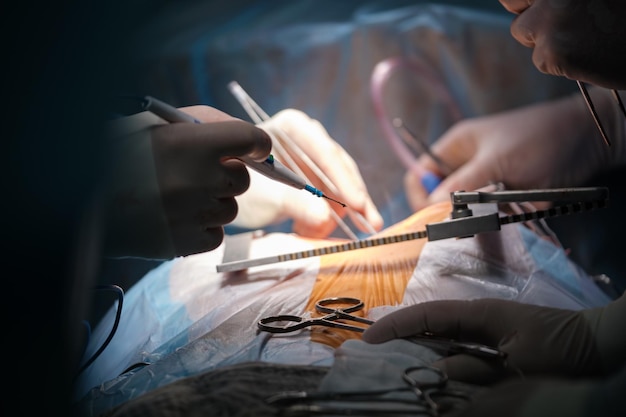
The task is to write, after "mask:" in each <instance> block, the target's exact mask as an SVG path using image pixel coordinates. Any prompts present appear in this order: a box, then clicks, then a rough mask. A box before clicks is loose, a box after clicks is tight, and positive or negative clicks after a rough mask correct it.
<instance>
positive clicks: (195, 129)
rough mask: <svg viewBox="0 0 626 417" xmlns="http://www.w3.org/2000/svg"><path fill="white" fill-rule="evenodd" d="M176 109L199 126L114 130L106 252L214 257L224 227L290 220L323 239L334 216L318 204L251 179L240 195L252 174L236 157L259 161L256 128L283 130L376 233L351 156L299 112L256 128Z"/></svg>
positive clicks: (150, 118) (120, 125)
mask: <svg viewBox="0 0 626 417" xmlns="http://www.w3.org/2000/svg"><path fill="white" fill-rule="evenodd" d="M181 110H183V111H185V112H187V113H189V114H191V115H192V116H194V117H195V118H196V119H197V120H200V121H201V122H203V123H201V124H191V123H189V124H185V123H175V124H166V123H164V122H163V121H162V120H161V119H159V118H158V117H156V116H154V115H152V114H151V113H147V112H144V113H139V114H136V115H133V116H129V117H126V118H122V119H120V120H117V121H114V122H112V125H111V126H110V134H109V138H110V140H111V145H112V146H111V148H112V152H113V155H112V160H113V161H115V164H113V165H112V173H111V174H112V175H111V180H110V181H109V184H107V185H108V187H107V188H106V189H107V196H106V201H107V209H106V215H107V231H108V235H107V238H106V240H105V242H106V243H105V250H106V252H107V254H109V255H113V256H144V257H150V258H171V257H173V256H184V255H190V254H195V253H200V252H204V251H208V250H212V249H214V248H216V247H217V246H219V244H220V243H221V242H222V240H223V237H224V230H223V225H225V224H228V223H231V222H233V221H234V222H235V224H237V225H239V226H242V227H250V228H253V227H262V226H265V225H267V224H270V223H274V222H278V221H281V220H284V219H285V218H289V217H290V218H293V219H294V229H295V231H296V232H298V233H300V234H303V235H306V236H314V237H325V236H327V235H328V234H330V233H331V232H332V230H333V229H334V228H335V226H336V221H335V219H334V218H333V217H332V216H331V210H334V209H336V208H333V207H330V206H329V205H328V203H327V202H326V201H324V200H322V199H320V198H317V197H315V196H313V195H311V194H310V193H308V192H306V191H303V190H296V189H293V188H292V187H289V186H287V185H284V184H282V183H278V182H275V181H272V180H269V179H266V177H264V176H262V175H260V174H257V173H256V171H254V173H253V174H252V179H253V183H252V185H253V187H252V189H251V190H250V192H246V190H248V187H249V186H250V184H251V183H250V178H251V177H250V173H249V171H248V169H247V168H246V167H245V165H244V164H243V163H242V162H241V161H239V160H238V159H237V157H241V156H249V157H251V158H253V159H255V160H259V161H262V160H264V159H265V158H266V157H267V156H268V155H269V153H270V151H271V149H272V142H271V139H270V137H269V136H268V134H267V133H266V132H265V130H263V128H266V129H267V128H269V127H270V126H274V127H276V126H278V127H280V128H281V129H283V130H285V131H287V132H289V133H290V135H291V137H292V138H293V139H294V140H295V141H297V142H299V143H300V144H301V145H302V146H303V147H304V149H305V150H306V153H307V155H308V157H309V158H310V159H312V160H313V161H314V162H317V163H318V164H319V165H320V167H321V168H322V170H324V171H325V173H326V174H327V176H328V177H329V178H330V179H331V181H333V182H334V183H335V184H337V186H338V187H337V188H338V190H340V192H341V194H340V195H334V194H333V197H336V198H337V199H340V200H341V201H343V202H345V203H346V204H347V205H348V206H349V207H350V208H351V209H353V210H354V211H355V212H358V213H360V214H361V215H362V216H363V217H364V218H365V219H366V220H367V221H369V222H370V224H371V225H372V226H373V227H375V228H376V229H380V228H382V217H381V216H380V214H379V213H378V211H377V210H376V208H375V206H374V204H373V202H372V201H371V198H370V196H369V194H368V192H367V189H366V187H365V184H364V182H363V180H362V178H361V175H360V173H359V171H358V168H357V166H356V164H355V163H354V161H353V160H352V158H351V157H350V156H349V155H348V154H347V153H346V151H345V150H344V149H343V148H342V147H341V146H340V145H339V144H337V143H336V142H335V141H334V140H333V139H332V138H331V137H330V136H329V135H328V133H327V132H326V131H325V130H324V128H323V127H322V126H321V124H319V123H318V122H316V121H315V120H312V119H310V118H309V117H308V116H306V115H304V114H303V113H302V112H298V111H296V110H288V111H284V112H281V114H279V115H277V116H276V117H275V118H273V119H272V120H270V121H268V122H266V125H265V126H261V128H259V127H255V126H253V125H252V124H250V123H246V122H244V121H241V120H238V119H235V118H233V117H231V116H229V115H227V114H225V113H223V112H221V111H219V110H216V109H213V108H210V107H207V106H193V107H187V108H183V109H181ZM250 172H251V171H250ZM312 185H313V184H312ZM314 186H316V188H320V189H322V190H323V191H324V192H325V193H327V190H326V189H325V188H324V187H322V186H319V185H318V184H315V185H314ZM238 203H239V204H238ZM239 206H242V207H243V210H241V213H240V214H239V215H238V212H239V211H240V210H239ZM337 212H338V215H339V216H344V215H345V211H342V210H337ZM355 224H357V225H359V223H355ZM362 226H363V227H365V226H364V225H362Z"/></svg>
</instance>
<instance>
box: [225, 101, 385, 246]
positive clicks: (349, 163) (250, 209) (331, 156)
mask: <svg viewBox="0 0 626 417" xmlns="http://www.w3.org/2000/svg"><path fill="white" fill-rule="evenodd" d="M259 127H260V128H262V129H265V130H267V131H268V132H276V133H280V134H282V133H285V134H286V135H287V136H288V137H289V138H290V139H291V140H292V141H293V142H294V143H295V144H296V145H297V146H298V147H299V148H301V149H302V151H303V153H304V155H305V158H307V157H308V158H310V160H311V161H313V162H314V163H315V164H317V165H318V166H319V168H320V169H321V171H322V172H323V174H325V175H326V176H327V177H328V179H329V180H330V181H331V183H332V184H335V186H336V190H335V191H336V192H332V190H329V188H328V187H327V186H325V185H324V183H323V182H322V180H321V179H320V178H319V177H318V175H317V174H316V173H315V172H312V171H311V170H310V169H309V168H308V167H307V166H306V164H305V162H306V161H304V160H303V157H302V155H299V154H297V153H294V152H289V155H290V156H291V157H292V158H293V160H294V161H295V162H296V164H297V165H298V167H300V168H301V169H302V170H303V172H304V174H305V175H306V177H307V178H308V179H309V182H308V183H309V184H310V185H312V186H313V187H315V188H318V189H320V190H322V191H323V192H324V194H328V195H329V196H330V197H332V198H335V199H337V200H339V201H341V202H343V203H345V204H346V205H347V206H348V208H350V209H351V210H352V211H353V212H348V214H349V215H351V216H352V217H351V219H352V221H353V223H354V224H355V225H357V226H358V227H359V229H361V230H362V231H365V232H368V231H371V230H368V228H367V226H366V225H364V224H363V223H362V222H361V221H360V219H359V218H358V216H354V215H353V214H354V212H356V213H358V214H360V215H361V216H362V217H363V218H364V219H365V220H366V221H367V222H369V223H370V225H371V226H372V227H373V228H374V230H376V231H379V230H380V229H381V228H382V226H383V220H382V217H381V215H380V213H379V212H378V210H377V209H376V206H375V205H374V203H373V202H372V199H371V197H370V195H369V193H368V191H367V187H366V186H365V183H364V182H363V178H362V177H361V174H360V172H359V169H358V167H357V165H356V163H355V162H354V160H353V159H352V157H351V156H350V155H349V154H348V153H347V152H346V151H345V149H343V148H342V147H341V145H339V144H338V143H337V142H336V141H335V140H333V139H332V138H331V137H330V135H329V134H328V132H327V131H326V129H324V127H323V126H322V125H321V124H320V123H319V122H318V121H317V120H314V119H311V118H310V117H309V116H308V115H306V114H305V113H303V112H301V111H299V110H294V109H286V110H283V111H281V112H279V113H277V114H276V115H274V116H273V117H272V118H271V119H270V120H268V121H267V122H264V123H262V124H260V125H259ZM283 136H284V135H283ZM286 148H288V147H286ZM288 149H289V148H288ZM272 152H273V154H274V156H275V157H276V159H278V160H280V161H281V162H282V163H283V164H285V165H288V160H286V159H284V158H282V157H281V155H280V154H279V153H277V152H276V146H274V149H273V151H272ZM292 169H293V168H292ZM250 175H251V186H250V188H249V190H248V191H246V192H245V193H243V194H242V195H240V196H238V197H237V201H238V202H239V207H240V210H239V214H238V215H237V218H236V219H235V221H234V222H233V224H234V225H236V226H240V227H245V228H258V227H263V226H265V225H268V224H274V223H278V222H281V221H283V220H285V219H288V218H291V219H293V231H294V232H296V233H298V234H300V235H302V236H308V237H315V238H323V237H326V236H328V235H329V234H330V233H332V231H333V230H334V229H335V228H336V227H337V222H336V220H335V219H334V218H333V217H332V215H331V211H335V212H336V213H337V214H338V216H339V217H343V216H344V215H345V214H346V209H344V208H343V207H341V206H340V205H338V204H335V203H332V202H330V203H329V202H328V200H326V199H324V198H318V197H316V196H314V195H312V194H311V193H309V192H307V191H304V190H297V189H295V188H293V187H289V186H287V185H285V184H282V183H279V182H276V181H272V180H270V179H268V178H267V177H265V176H263V175H260V174H258V173H256V172H254V171H253V170H251V171H250Z"/></svg>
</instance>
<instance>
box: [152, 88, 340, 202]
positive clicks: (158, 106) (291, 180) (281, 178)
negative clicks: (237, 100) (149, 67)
mask: <svg viewBox="0 0 626 417" xmlns="http://www.w3.org/2000/svg"><path fill="white" fill-rule="evenodd" d="M142 106H143V108H144V110H147V111H149V112H151V113H154V114H156V115H157V116H159V117H161V118H162V119H163V120H165V121H167V122H169V123H201V122H200V121H199V120H197V119H195V118H194V117H192V116H190V115H189V114H187V113H185V112H182V111H180V110H178V109H177V108H175V107H173V106H171V105H169V104H167V103H165V102H163V101H161V100H158V99H156V98H154V97H150V96H145V97H144V98H143V100H142ZM237 159H239V160H241V161H242V162H243V163H245V164H246V165H247V166H249V167H250V168H253V169H254V170H256V171H258V172H259V173H261V174H263V175H265V176H266V177H268V178H270V179H273V180H275V181H278V182H281V183H283V184H286V185H289V186H291V187H294V188H296V189H299V190H302V189H304V190H306V191H308V192H310V193H311V194H313V195H316V196H318V197H324V198H326V199H328V200H330V201H333V202H335V203H337V204H340V205H342V206H343V207H345V206H346V205H345V204H344V203H342V202H340V201H337V200H335V199H333V198H330V197H328V196H327V195H325V194H324V193H323V192H322V191H320V190H318V189H317V188H315V187H313V186H311V185H309V184H307V183H306V181H305V180H304V179H303V178H302V177H300V176H298V175H296V173H295V172H293V171H291V170H290V169H289V168H287V167H285V166H284V165H283V164H281V163H280V162H278V161H277V160H276V159H275V158H274V156H273V155H271V154H270V155H269V156H268V157H267V158H266V159H265V160H264V161H262V162H259V161H255V160H253V159H252V158H250V157H247V156H240V157H237Z"/></svg>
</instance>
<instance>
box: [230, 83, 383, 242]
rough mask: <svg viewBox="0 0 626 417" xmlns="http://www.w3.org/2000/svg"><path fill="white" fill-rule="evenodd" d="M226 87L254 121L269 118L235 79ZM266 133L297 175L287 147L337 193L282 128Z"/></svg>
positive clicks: (271, 128) (341, 223) (350, 233)
mask: <svg viewBox="0 0 626 417" xmlns="http://www.w3.org/2000/svg"><path fill="white" fill-rule="evenodd" d="M228 89H229V90H230V92H231V93H232V95H233V96H234V97H235V99H236V100H237V101H238V102H239V104H240V105H241V107H243V109H244V110H245V111H246V113H247V114H248V116H249V117H250V119H251V120H252V121H253V122H254V123H256V124H260V123H263V122H266V121H268V120H270V119H271V118H270V116H269V114H267V113H266V112H265V111H264V110H263V109H262V108H261V106H259V105H258V104H257V103H256V102H255V101H254V100H253V99H252V97H250V95H249V94H248V93H247V92H246V91H245V90H244V89H243V87H242V86H241V85H240V84H239V83H238V82H237V81H231V82H230V83H228ZM268 133H269V134H270V136H271V137H272V139H273V141H274V146H275V147H276V151H277V154H279V155H280V157H281V159H284V160H285V161H286V162H287V163H288V164H289V165H290V166H291V167H292V169H293V170H294V171H296V172H297V173H298V175H300V176H302V177H303V178H305V179H306V175H305V173H304V172H303V171H302V170H301V169H300V167H299V166H298V164H296V163H295V161H294V160H293V158H292V157H291V155H290V152H287V149H289V151H291V152H293V153H294V154H295V155H297V156H298V157H299V158H300V160H301V161H302V162H304V164H305V165H306V166H307V167H308V168H309V169H310V170H311V172H313V173H314V174H315V175H316V176H317V177H318V178H319V179H320V181H322V183H323V184H324V185H325V186H326V187H327V188H328V189H329V190H330V191H331V192H333V193H335V194H339V191H338V189H337V187H336V186H335V184H334V183H333V182H332V181H331V180H330V178H328V176H327V175H326V174H325V173H324V171H323V170H322V169H321V168H319V167H318V166H317V164H316V163H315V162H314V161H313V160H312V159H311V158H310V157H309V156H308V155H307V154H306V152H304V151H303V150H302V149H301V148H300V147H299V146H298V144H297V143H296V142H295V141H294V140H293V139H292V138H291V137H290V136H289V135H288V134H287V133H286V132H285V131H284V130H283V129H280V128H279V127H277V126H269V128H268ZM285 148H287V149H285ZM346 209H347V210H348V212H349V213H350V215H351V216H353V217H354V218H356V219H357V221H358V222H359V223H360V224H361V225H363V226H364V227H365V228H366V229H367V230H368V231H369V233H370V234H373V233H376V230H375V229H374V227H373V226H372V225H371V224H370V223H369V222H368V221H367V219H365V217H363V215H361V213H359V212H358V211H356V210H353V209H351V208H350V207H346ZM330 214H331V216H333V219H334V220H335V221H336V222H337V224H338V225H339V227H340V228H341V229H342V230H343V231H344V232H345V233H346V235H348V237H350V238H351V239H352V240H357V239H358V237H357V236H356V234H355V233H354V232H353V231H352V230H350V227H348V225H347V224H346V223H345V222H344V221H343V219H342V218H341V217H340V216H339V215H338V214H337V213H335V212H334V211H331V213H330Z"/></svg>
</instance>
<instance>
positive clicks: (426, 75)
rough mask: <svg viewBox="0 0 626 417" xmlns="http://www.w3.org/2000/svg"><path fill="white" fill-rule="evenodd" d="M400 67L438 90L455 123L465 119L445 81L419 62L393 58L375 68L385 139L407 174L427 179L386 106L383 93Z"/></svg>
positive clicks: (374, 84) (376, 108) (376, 102)
mask: <svg viewBox="0 0 626 417" xmlns="http://www.w3.org/2000/svg"><path fill="white" fill-rule="evenodd" d="M400 67H406V68H409V69H410V70H411V71H413V72H414V73H415V75H416V76H418V77H421V78H422V79H424V81H425V82H427V83H428V85H429V86H430V87H431V88H432V89H434V90H435V93H436V96H437V97H439V98H441V100H442V101H443V102H445V103H446V104H447V107H448V109H449V110H450V112H451V113H452V115H453V117H455V119H457V120H458V119H460V118H461V112H460V110H459V108H458V106H457V105H456V103H455V102H454V100H453V98H452V96H451V94H450V92H449V91H448V89H447V88H446V87H445V85H444V84H443V82H442V80H441V79H440V78H439V77H437V76H436V75H435V74H434V73H433V71H431V70H430V69H429V68H427V67H425V66H424V65H423V64H421V63H419V62H417V61H415V60H410V61H409V60H408V59H405V58H402V57H391V58H387V59H385V60H383V61H380V62H379V63H378V64H376V66H375V67H374V71H373V72H372V76H371V78H370V92H371V97H372V102H373V104H374V112H375V114H376V118H377V119H378V122H379V123H380V126H381V128H382V130H383V133H384V136H385V138H386V139H387V141H389V144H390V145H391V148H392V149H393V151H394V152H395V153H396V155H397V157H398V158H399V159H400V161H401V162H402V164H403V165H404V166H405V167H406V169H407V170H410V171H412V172H413V173H414V174H415V175H416V176H417V177H418V178H423V177H424V176H425V175H426V173H425V172H424V171H423V169H422V168H420V167H419V165H418V164H417V163H416V162H417V159H415V158H413V153H412V151H411V150H410V149H409V148H408V147H407V145H406V144H405V143H404V142H403V141H402V139H401V138H400V137H399V136H398V134H397V133H396V130H395V128H394V127H393V125H392V123H391V120H390V117H389V115H388V114H387V112H386V110H385V106H384V103H383V90H384V88H385V84H386V82H387V80H388V79H389V78H390V77H391V76H392V75H393V73H394V71H395V70H397V69H398V68H400Z"/></svg>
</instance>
